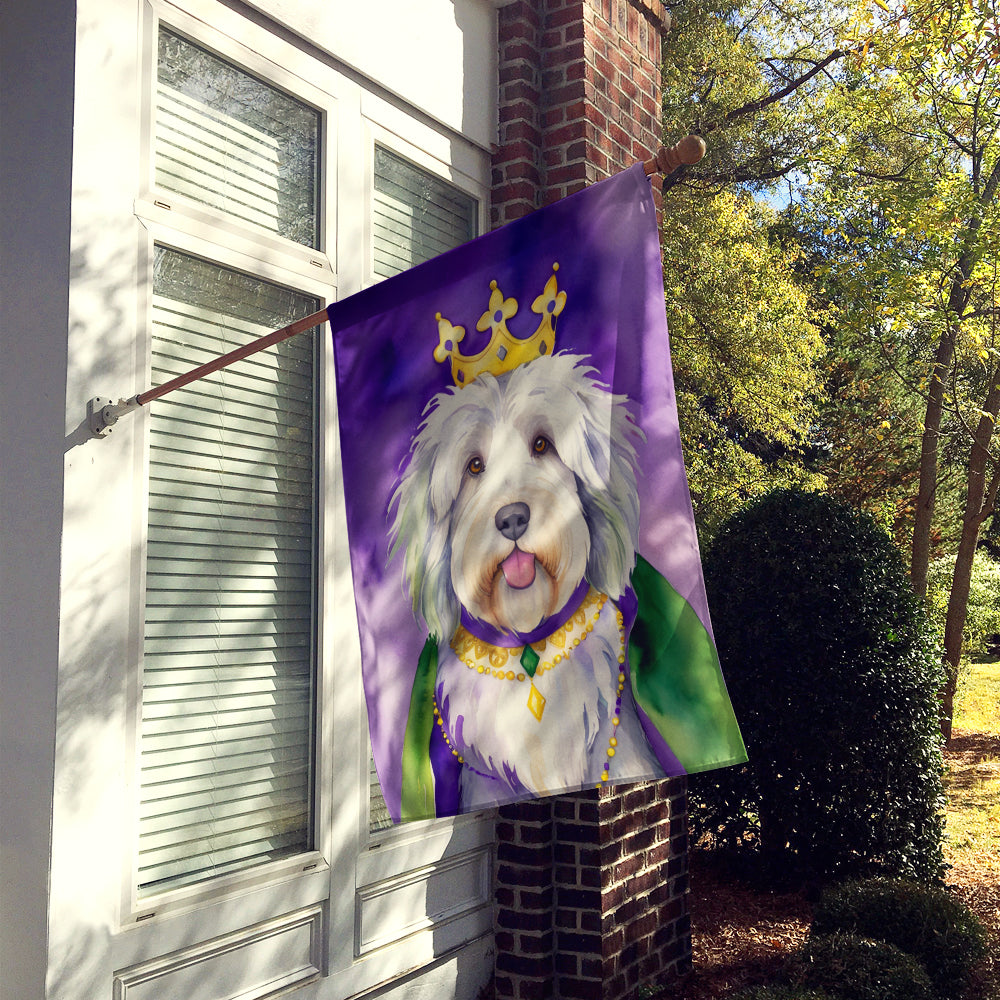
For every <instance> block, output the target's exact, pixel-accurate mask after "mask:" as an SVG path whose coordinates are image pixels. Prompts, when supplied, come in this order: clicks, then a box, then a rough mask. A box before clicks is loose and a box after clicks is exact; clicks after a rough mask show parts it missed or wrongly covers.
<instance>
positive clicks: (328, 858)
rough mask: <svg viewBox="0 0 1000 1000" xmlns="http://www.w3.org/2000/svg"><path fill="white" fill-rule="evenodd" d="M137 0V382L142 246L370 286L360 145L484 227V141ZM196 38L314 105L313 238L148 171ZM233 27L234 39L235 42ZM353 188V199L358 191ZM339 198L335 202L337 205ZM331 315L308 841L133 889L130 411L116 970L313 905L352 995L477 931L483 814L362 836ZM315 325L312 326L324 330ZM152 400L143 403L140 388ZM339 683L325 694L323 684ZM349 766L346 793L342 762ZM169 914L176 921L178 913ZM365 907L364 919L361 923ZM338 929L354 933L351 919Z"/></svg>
mask: <svg viewBox="0 0 1000 1000" xmlns="http://www.w3.org/2000/svg"><path fill="white" fill-rule="evenodd" d="M182 3H183V7H181V6H176V5H174V4H173V3H170V2H168V0H146V2H145V3H144V7H143V17H142V38H141V46H140V47H141V49H142V52H143V55H144V58H143V59H142V60H141V61H140V66H141V70H140V73H141V79H142V80H143V87H142V95H143V108H144V109H145V110H144V112H143V114H142V124H141V131H142V137H141V138H142V149H143V155H142V157H141V160H140V171H141V182H140V185H139V191H138V195H137V197H136V199H135V203H134V213H135V216H136V217H137V218H138V220H139V221H140V223H141V226H142V237H141V240H140V246H139V248H138V279H139V286H140V294H139V301H138V310H137V311H138V328H139V330H140V331H145V332H144V333H143V332H140V336H139V343H138V345H137V348H136V354H135V370H136V384H137V385H138V386H139V387H145V386H147V385H148V384H149V382H148V373H149V364H150V342H151V337H150V326H151V324H150V314H151V302H152V280H151V269H152V256H153V245H154V243H157V244H161V245H163V246H166V247H170V248H172V249H176V250H179V251H181V252H185V253H191V254H194V255H195V256H199V257H203V258H205V259H208V260H211V261H213V262H215V263H218V264H220V265H222V266H225V267H232V268H234V269H236V270H240V271H245V272H248V273H250V274H253V275H255V276H259V277H261V278H262V279H264V280H269V281H275V282H277V283H279V284H283V285H288V286H289V287H292V288H295V289H296V290H300V291H302V292H304V293H305V294H309V295H315V296H316V297H317V298H318V299H319V300H320V302H321V304H326V303H327V302H329V301H332V300H334V299H336V298H340V297H344V296H345V295H348V294H351V293H352V292H354V291H358V290H360V289H361V288H363V287H365V286H367V285H369V284H371V283H372V282H373V280H374V277H373V274H372V252H371V247H372V239H371V216H372V211H371V209H372V199H373V187H374V182H373V176H374V149H375V144H376V142H377V143H378V144H379V145H381V146H383V147H385V148H386V149H388V150H390V151H392V152H394V153H396V154H397V155H399V156H402V157H403V158H405V159H407V160H410V161H411V162H413V163H415V164H416V165H418V166H420V167H421V168H422V169H425V170H428V171H430V172H432V173H434V174H435V175H437V176H439V177H441V179H442V180H444V181H446V182H447V183H449V184H453V185H455V186H456V187H459V188H460V189H461V190H463V191H465V192H466V193H468V194H470V195H471V196H472V197H474V198H475V199H476V200H477V203H478V206H479V231H480V232H484V231H485V230H486V227H487V218H488V207H489V183H490V167H489V157H488V154H487V153H486V151H485V150H482V149H480V148H478V147H475V146H473V145H472V144H471V143H469V142H467V141H466V140H464V139H462V138H461V137H458V136H456V135H455V134H453V133H450V132H448V131H447V130H445V129H443V128H441V127H440V126H438V125H436V123H434V122H433V121H431V120H430V119H429V118H427V117H426V116H424V115H421V114H419V113H416V112H413V111H412V110H411V109H408V108H406V107H405V105H404V104H403V103H402V102H400V101H397V100H395V99H393V98H390V97H388V96H386V95H384V94H376V93H374V92H373V91H371V90H369V89H366V86H365V85H363V82H362V81H360V80H359V79H358V78H357V77H356V76H355V75H353V74H351V73H350V72H348V71H344V70H343V68H338V67H336V66H335V65H333V64H332V63H331V62H330V61H321V60H319V59H317V58H314V57H313V56H312V55H310V54H308V53H307V52H306V51H304V50H303V49H300V48H298V47H296V46H295V45H293V44H291V43H290V42H289V41H286V40H285V39H283V38H281V37H280V36H279V35H278V34H274V33H271V32H270V31H268V30H267V28H266V26H264V25H259V24H254V23H251V22H250V21H249V20H247V19H246V18H245V17H243V16H242V15H241V14H240V13H239V12H237V11H236V10H233V9H231V8H228V7H226V6H225V5H222V4H218V3H214V2H212V0H182ZM161 19H162V21H163V23H164V24H165V25H166V26H168V27H170V28H171V29H173V30H175V31H177V32H178V33H180V34H182V35H184V36H185V37H187V38H189V39H191V41H192V42H194V43H195V44H197V45H200V46H202V47H205V48H207V49H209V50H210V51H213V52H215V53H217V54H218V55H219V56H220V57H222V58H224V59H226V60H228V61H230V62H233V63H235V64H236V65H239V66H241V67H244V68H246V69H247V71H248V72H251V73H253V74H255V75H257V76H260V77H261V78H263V79H265V80H267V81H268V82H270V83H272V84H274V85H275V86H277V87H279V88H281V89H283V90H285V91H287V92H289V93H291V94H293V95H294V96H296V97H297V98H299V99H300V100H303V101H304V102H305V103H307V104H310V105H312V106H313V107H316V108H318V109H319V110H320V111H321V112H322V115H323V123H322V127H321V151H320V157H321V164H322V169H321V174H320V188H319V197H320V205H321V206H322V208H321V218H320V227H319V233H320V238H319V243H320V248H319V249H318V250H317V249H313V248H309V247H302V246H299V245H297V244H294V243H292V242H290V241H287V240H284V239H282V238H280V237H277V236H274V235H273V234H268V233H264V232H255V231H253V230H252V228H251V227H249V226H246V225H242V224H239V223H236V222H234V221H231V220H225V219H224V218H221V217H220V214H219V213H215V212H213V211H212V210H210V209H208V208H207V207H206V206H203V205H200V204H197V203H194V202H191V201H190V200H188V199H184V198H183V197H182V196H180V195H175V194H174V193H172V192H171V193H169V194H161V193H159V192H158V191H157V190H156V188H155V186H154V184H153V158H152V116H151V109H152V103H153V100H152V89H153V86H154V83H155V78H154V74H155V66H156V38H157V30H158V26H159V22H160V20H161ZM237 39H239V41H237ZM359 191H362V192H364V197H363V198H362V199H358V197H357V193H358V192H359ZM338 206H339V209H338ZM327 331H328V327H326V328H324V330H323V333H322V334H321V335H320V344H321V347H320V350H319V352H318V354H319V358H318V363H319V364H320V372H319V387H318V391H319V394H320V401H319V405H320V407H321V413H322V414H323V415H324V416H323V417H322V419H321V420H320V426H319V441H318V449H319V450H318V454H319V456H320V458H319V463H320V468H319V469H318V470H317V476H318V483H319V491H320V492H319V524H318V544H319V546H320V552H321V560H320V563H321V565H322V566H323V567H324V570H323V572H321V573H320V575H319V579H318V580H317V587H318V601H317V607H318V621H317V630H318V635H317V643H318V646H317V648H318V653H317V670H318V676H317V678H316V700H317V709H316V716H317V717H316V741H317V746H316V748H315V752H316V767H315V782H316V787H315V789H314V825H315V831H316V833H315V848H316V849H315V851H312V852H309V853H306V854H302V855H297V856H295V857H293V858H288V859H283V860H281V861H277V862H271V863H266V864H262V865H260V866H257V867H255V868H253V869H250V870H248V871H246V872H240V873H236V874H232V875H225V876H220V877H218V878H215V879H210V880H207V881H205V882H202V883H198V884H196V885H193V886H187V887H184V888H180V889H175V890H167V891H165V892H163V893H161V894H157V895H156V896H154V897H149V898H143V899H141V900H140V899H139V898H138V897H137V892H136V888H135V882H136V879H135V874H134V861H133V856H134V852H135V844H136V840H137V813H138V808H137V803H138V794H137V793H138V726H139V720H140V718H141V690H140V676H141V674H140V668H141V657H142V629H143V607H144V595H143V593H142V591H143V581H144V580H145V556H144V551H145V545H144V543H145V520H146V506H147V499H148V498H147V489H148V486H147V483H148V452H149V422H148V419H147V417H146V415H145V414H144V413H143V411H142V410H140V411H139V412H138V413H136V414H135V415H134V419H135V420H136V421H137V423H136V428H135V438H134V440H135V448H134V453H135V455H134V457H135V477H134V483H135V487H134V501H135V503H134V509H135V510H136V511H137V517H136V527H135V529H134V532H133V537H132V552H133V557H132V567H131V573H132V579H133V587H132V591H131V593H132V597H131V613H130V628H129V637H130V638H129V663H130V669H129V671H128V675H129V676H128V684H127V688H128V710H127V733H126V742H127V746H128V748H129V750H128V751H127V753H126V760H127V761H130V764H129V766H128V769H127V771H128V773H127V774H126V785H127V787H126V790H125V795H126V802H127V803H128V805H127V809H129V810H131V813H130V820H129V823H128V824H127V828H126V830H125V831H124V837H123V842H124V843H125V844H126V846H127V856H126V858H125V860H124V863H123V871H122V883H121V884H122V890H121V893H120V897H119V899H120V901H119V919H118V933H117V934H115V935H114V937H113V941H112V954H113V961H114V967H115V968H116V969H118V970H122V973H121V981H122V982H123V983H127V982H129V981H131V980H130V978H129V977H130V976H131V977H132V980H135V981H138V979H136V977H139V978H141V975H143V974H144V973H143V972H142V970H143V969H146V968H147V967H150V966H151V964H152V966H155V967H156V968H157V969H159V968H160V965H162V963H163V962H164V961H165V959H164V956H166V955H168V954H169V953H170V952H171V951H178V952H181V951H183V950H184V949H190V948H191V945H192V942H204V941H209V940H210V939H219V940H222V939H223V938H224V937H225V935H238V934H239V933H240V932H241V931H242V930H243V929H245V928H248V927H250V926H251V925H262V924H264V923H266V922H267V921H268V920H272V919H273V918H275V917H276V915H281V914H292V913H298V912H306V911H308V912H313V911H315V913H316V914H318V916H317V918H316V920H317V926H319V927H321V928H322V932H321V933H322V937H323V947H322V948H321V949H320V951H321V952H322V954H321V955H320V956H319V957H318V958H317V967H318V968H319V972H318V973H317V975H318V976H320V975H321V976H324V977H328V978H325V979H324V981H323V991H322V994H321V996H322V997H323V998H328V997H329V998H333V997H342V996H349V995H352V994H354V993H356V992H359V991H361V990H365V989H369V988H371V987H373V986H375V985H377V984H381V983H386V982H389V981H391V980H392V979H394V978H397V977H398V976H401V975H403V974H404V973H406V972H408V971H411V970H414V969H416V968H419V967H421V966H424V965H426V964H427V963H429V962H431V961H433V960H434V959H435V958H438V957H440V956H441V955H443V954H446V953H448V952H449V951H451V950H453V949H454V948H457V947H459V946H462V945H463V944H466V943H468V942H469V941H471V940H474V939H475V938H476V937H477V936H481V935H488V934H489V933H490V932H491V930H492V906H491V903H492V840H493V814H492V811H487V812H485V813H480V814H477V815H474V816H465V817H460V818H457V819H446V820H437V821H426V822H421V823H411V824H404V825H402V826H399V827H394V828H389V829H385V830H382V831H379V832H377V833H375V834H373V835H372V834H369V808H368V801H369V800H368V754H369V752H370V748H369V739H368V727H367V713H366V709H365V704H364V695H363V691H362V684H361V671H360V644H359V640H358V635H357V622H356V617H355V612H354V598H353V586H352V584H351V571H350V559H349V553H348V548H347V529H346V511H345V505H344V497H343V481H342V475H341V469H340V461H339V448H338V443H337V419H336V393H335V379H334V377H333V371H334V360H333V351H332V342H331V338H330V337H329V335H328V333H327ZM323 334H326V335H323ZM151 405H154V406H155V405H156V404H155V402H154V403H152V404H151ZM334 690H336V697H333V692H334ZM345 774H346V775H353V776H354V789H353V793H352V794H347V795H345V794H343V778H344V775H345ZM453 876H454V877H455V879H456V883H457V884H460V885H461V887H462V890H463V892H464V893H465V895H464V897H463V898H462V899H459V900H458V902H457V903H456V904H454V905H451V906H446V907H444V908H442V909H439V911H437V912H434V913H431V914H427V913H426V912H423V911H420V912H417V911H414V913H413V914H411V915H410V916H408V917H406V918H404V919H403V921H402V923H401V924H400V925H399V926H398V927H396V928H395V929H390V930H387V931H386V933H384V934H382V933H380V932H379V931H378V930H376V931H373V930H372V927H371V920H372V915H373V914H375V915H377V914H378V913H379V912H380V910H379V907H380V906H381V905H382V904H383V903H386V904H388V905H392V904H393V901H394V900H398V901H399V902H400V903H403V904H405V903H406V902H407V901H410V902H413V900H414V899H416V898H418V897H419V895H420V893H421V892H422V891H423V889H422V887H423V886H425V885H428V884H430V882H431V881H432V880H433V879H435V878H445V879H448V878H452V877H453ZM175 918H180V919H175ZM366 920H367V921H368V922H367V923H366ZM348 929H352V931H353V933H348Z"/></svg>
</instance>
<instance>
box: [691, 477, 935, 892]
mask: <svg viewBox="0 0 1000 1000" xmlns="http://www.w3.org/2000/svg"><path fill="white" fill-rule="evenodd" d="M705 580H706V586H707V588H708V596H709V604H710V606H711V609H712V621H713V625H714V628H715V635H716V639H717V642H718V647H719V655H720V658H721V661H722V667H723V670H724V672H725V675H726V682H727V685H728V687H729V693H730V696H731V697H732V701H733V705H734V708H735V710H736V716H737V718H738V719H739V722H740V727H741V729H742V731H743V737H744V740H745V741H746V745H747V751H748V753H749V757H750V760H749V763H748V764H746V765H745V766H743V767H739V768H727V769H725V770H723V771H718V772H711V773H709V774H704V775H695V776H692V778H691V782H690V787H691V801H692V821H693V824H694V832H695V834H696V835H698V834H701V833H706V832H707V833H711V834H712V835H713V836H714V837H715V838H716V840H717V842H719V843H720V844H721V846H723V847H736V848H742V849H749V850H750V851H752V852H753V853H752V854H751V858H752V859H753V863H754V866H755V867H757V868H761V867H763V868H764V869H765V870H769V871H771V872H776V873H781V874H796V875H798V876H799V877H808V878H819V879H821V880H822V879H826V878H828V877H831V876H833V877H847V876H851V875H853V876H862V875H869V874H887V875H900V876H906V877H910V878H916V879H919V880H924V881H930V880H934V879H938V878H940V876H941V874H942V873H943V871H944V858H943V853H942V837H943V824H944V819H943V810H944V793H943V787H942V777H941V775H942V761H941V738H940V732H939V723H938V701H937V692H938V689H939V687H940V686H941V683H942V680H943V672H942V669H941V661H940V657H939V652H938V649H937V647H936V644H935V642H934V639H933V635H932V631H931V629H930V626H929V625H928V622H927V618H926V613H925V611H924V608H923V605H922V603H921V602H920V601H919V600H918V599H917V597H916V596H915V595H914V593H913V590H912V588H911V586H910V583H909V580H908V578H907V575H906V572H905V570H904V567H903V564H902V560H901V559H900V557H899V554H898V552H897V551H896V549H895V547H894V546H893V544H892V541H891V540H890V538H889V536H888V535H887V534H886V533H885V532H884V531H882V529H881V528H879V527H878V526H877V525H876V524H875V522H874V521H873V520H872V519H871V518H870V517H868V516H867V515H864V514H861V513H859V512H858V511H856V510H854V509H853V508H852V507H849V506H848V505H846V504H844V503H842V502H840V501H838V500H835V499H833V498H831V497H828V496H822V495H818V494H811V493H806V492H803V491H800V490H779V491H776V492H774V493H771V494H769V495H767V496H766V497H764V498H763V499H762V500H760V501H758V502H756V503H755V504H753V505H751V506H749V507H747V508H745V509H743V510H742V511H740V512H739V513H738V514H737V515H736V516H735V517H733V518H732V519H731V520H730V521H729V522H728V523H727V524H726V525H725V526H724V527H723V528H722V530H721V531H720V532H719V534H718V535H717V536H716V538H715V540H714V542H713V544H712V546H711V547H710V549H709V550H708V552H707V554H706V558H705Z"/></svg>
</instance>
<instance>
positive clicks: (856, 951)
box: [793, 934, 934, 1000]
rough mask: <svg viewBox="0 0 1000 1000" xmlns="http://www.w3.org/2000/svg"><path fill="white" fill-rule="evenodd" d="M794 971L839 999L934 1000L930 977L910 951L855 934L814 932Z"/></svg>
mask: <svg viewBox="0 0 1000 1000" xmlns="http://www.w3.org/2000/svg"><path fill="white" fill-rule="evenodd" d="M793 976H794V978H795V980H796V981H797V982H799V983H800V984H801V985H802V986H804V987H807V988H819V989H824V990H826V991H827V992H828V993H832V994H834V995H835V996H836V997H837V1000H934V990H933V988H932V986H931V981H930V978H929V977H928V975H927V973H926V971H925V970H924V967H923V966H922V965H921V964H920V962H918V961H917V960H916V959H915V958H914V957H913V956H912V955H907V954H906V952H905V951H900V949H899V948H897V947H896V946H895V945H891V944H886V943H885V942H884V941H871V940H869V939H867V938H862V937H857V936H856V935H853V934H828V935H823V936H822V937H817V938H810V939H809V941H808V943H807V944H806V946H805V948H804V949H803V951H802V952H801V954H800V955H799V958H798V961H797V962H796V965H795V967H794V969H793Z"/></svg>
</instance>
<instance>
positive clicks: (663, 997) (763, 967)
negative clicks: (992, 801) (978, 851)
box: [657, 732, 1000, 1000]
mask: <svg viewBox="0 0 1000 1000" xmlns="http://www.w3.org/2000/svg"><path fill="white" fill-rule="evenodd" d="M985 740H986V742H985V743H984V737H983V734H963V733H959V732H956V734H955V738H953V740H952V741H951V743H950V744H949V746H948V748H947V750H946V752H945V757H946V762H947V764H948V766H949V769H951V770H952V773H955V772H956V771H959V770H961V769H962V768H967V767H968V766H969V765H970V764H974V763H976V761H977V760H984V759H987V758H990V757H992V759H993V760H1000V740H998V738H997V737H985ZM689 863H690V870H691V893H690V899H689V902H690V910H691V936H692V951H693V967H692V971H691V972H690V974H688V975H687V976H685V977H684V978H683V979H681V980H680V981H677V982H675V983H672V984H670V985H668V986H666V987H664V988H663V990H662V992H661V993H660V994H659V995H658V997H657V1000H726V998H728V997H731V996H733V995H734V994H736V993H737V992H739V991H740V990H742V989H745V988H746V987H748V986H756V985H760V984H763V983H769V982H773V981H774V980H775V979H776V978H777V977H778V975H779V974H780V971H781V969H782V966H783V965H784V964H785V961H786V959H787V958H788V956H789V955H790V954H791V953H792V952H794V951H795V950H796V949H797V948H799V947H800V946H801V945H802V944H803V943H804V942H805V941H806V939H807V937H808V936H809V926H810V924H811V922H812V902H811V900H812V899H813V898H814V897H815V891H814V890H811V889H809V888H802V889H798V890H795V891H780V890H769V889H766V888H762V887H760V886H755V885H752V884H750V883H748V882H747V881H746V880H745V879H741V878H739V876H738V875H736V874H734V872H733V870H732V868H731V867H730V866H729V865H728V864H727V863H726V861H725V860H724V858H723V857H722V855H721V854H719V852H716V851H712V850H705V849H694V850H692V851H691V853H690V855H689ZM946 883H947V885H948V887H949V888H950V889H951V890H952V891H953V892H954V893H955V894H956V895H957V896H958V897H959V898H960V899H961V900H962V901H963V902H964V903H965V904H966V905H967V906H968V907H969V908H970V909H971V910H972V911H973V912H974V913H975V914H976V915H977V916H978V917H979V919H980V920H982V922H983V924H984V925H985V926H986V928H987V930H988V933H989V934H990V945H991V947H990V956H989V957H988V958H987V960H986V961H985V962H984V963H983V965H982V966H981V968H980V969H978V970H977V973H976V975H975V977H974V980H973V982H972V983H971V984H970V990H969V993H968V997H969V1000H1000V857H997V856H995V855H988V854H984V855H981V856H975V855H973V856H968V857H966V858H964V859H963V860H962V861H961V862H960V863H953V865H952V868H951V869H950V870H949V872H948V875H947V877H946Z"/></svg>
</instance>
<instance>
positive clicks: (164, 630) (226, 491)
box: [138, 247, 317, 894]
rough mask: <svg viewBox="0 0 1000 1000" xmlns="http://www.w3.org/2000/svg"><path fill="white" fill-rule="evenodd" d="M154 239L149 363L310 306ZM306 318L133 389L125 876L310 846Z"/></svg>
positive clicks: (149, 881) (200, 874)
mask: <svg viewBox="0 0 1000 1000" xmlns="http://www.w3.org/2000/svg"><path fill="white" fill-rule="evenodd" d="M316 308H317V303H316V301H315V299H312V298H310V297H308V296H305V295H301V294H299V293H297V292H294V291H291V290H289V289H285V288H281V287H279V286H276V285H273V284H270V283H268V282H264V281H262V280H260V279H258V278H254V277H251V276H248V275H243V274H240V273H238V272H234V271H231V270H229V269H226V268H222V267H219V266H217V265H214V264H210V263H208V262H206V261H202V260H199V259H197V258H194V257H190V256H188V255H185V254H180V253H177V252H175V251H172V250H168V249H165V248H161V247H158V248H157V249H156V257H155V264H154V283H153V346H152V381H153V384H154V385H158V384H161V383H163V382H165V381H167V380H168V379H170V378H172V377H173V376H174V375H177V374H180V373H182V372H185V371H188V370H190V369H191V368H193V367H195V366H196V365H198V364H201V363H203V362H205V361H208V360H210V359H212V358H215V357H218V356H219V355H221V354H224V353H226V352H228V351H230V350H232V349H233V348H235V347H237V346H240V345H241V344H243V343H246V342H248V341H250V340H253V339H256V338H257V337H259V336H261V335H263V334H265V333H268V332H270V331H271V330H273V329H275V328H277V327H281V326H283V325H285V324H286V323H289V322H291V321H292V320H293V319H297V318H299V317H301V316H302V315H307V314H308V313H310V312H312V311H315V309H316ZM314 354H315V342H314V333H307V334H302V335H299V336H298V337H295V338H292V339H290V340H287V341H284V342H283V343H281V344H278V345H276V346H274V347H272V348H270V349H268V350H267V351H264V352H261V353H260V354H256V355H254V356H252V357H250V358H247V359H245V360H243V361H241V362H238V363H237V364H235V365H232V366H231V367H229V368H226V369H223V370H222V371H220V372H217V373H215V374H213V375H209V376H206V377H205V378H203V379H200V380H199V381H197V382H193V383H191V384H190V385H188V386H186V387H184V388H183V389H179V390H176V391H175V392H173V393H171V394H170V395H168V396H166V397H164V398H163V399H162V400H158V401H156V402H155V403H154V404H152V406H151V412H150V472H149V514H148V539H147V544H148V547H147V568H146V626H145V637H144V650H143V653H144V655H143V678H142V680H143V698H142V733H141V740H140V752H141V804H140V828H139V848H138V850H139V855H138V857H139V860H138V869H139V875H138V885H139V890H140V894H148V893H150V892H151V891H156V890H159V889H162V888H166V887H169V888H174V887H177V886H181V885H185V884H188V883H191V882H197V881H201V880H203V879H205V878H208V877H212V876H216V875H220V874H223V873H227V872H231V871H238V870H241V869H244V868H247V867H250V866H253V865H256V864H260V863H262V862H264V861H269V860H274V859H277V858H280V857H284V856H287V855H288V854H292V853H296V852H302V851H306V850H309V849H310V848H311V846H312V844H311V840H312V830H311V827H312V822H311V820H312V804H311V803H312V783H313V782H312V772H313V764H312V744H313V736H312V733H313V713H314V704H313V702H314V690H315V682H314V674H315V671H314V662H315V657H314V634H313V632H314V603H315V602H314V586H313V581H314V578H315V573H314V558H315V551H316V545H315V523H314V522H315V492H316V484H315V481H314V479H315V476H314V471H313V465H314V438H315V425H316V413H315V401H314V392H313V385H314V365H315V361H314Z"/></svg>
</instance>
